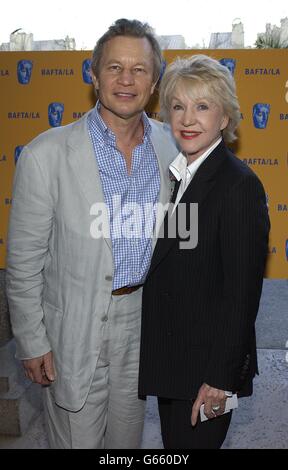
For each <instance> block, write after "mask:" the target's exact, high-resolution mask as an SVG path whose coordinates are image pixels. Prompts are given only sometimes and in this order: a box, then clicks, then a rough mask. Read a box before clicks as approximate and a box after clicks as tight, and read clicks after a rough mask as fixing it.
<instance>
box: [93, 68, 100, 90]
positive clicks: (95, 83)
mask: <svg viewBox="0 0 288 470" xmlns="http://www.w3.org/2000/svg"><path fill="white" fill-rule="evenodd" d="M91 78H92V82H93V85H94V87H95V90H99V82H98V79H97V78H96V75H94V73H93V72H91Z"/></svg>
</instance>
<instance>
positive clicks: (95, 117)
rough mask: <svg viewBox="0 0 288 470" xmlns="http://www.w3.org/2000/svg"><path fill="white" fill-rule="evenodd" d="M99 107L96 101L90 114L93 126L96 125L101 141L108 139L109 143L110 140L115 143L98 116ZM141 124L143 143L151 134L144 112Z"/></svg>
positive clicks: (99, 104) (112, 133)
mask: <svg viewBox="0 0 288 470" xmlns="http://www.w3.org/2000/svg"><path fill="white" fill-rule="evenodd" d="M100 107H101V103H100V101H99V100H98V101H97V103H96V105H95V107H94V110H93V112H92V114H91V119H92V120H93V121H94V124H96V126H97V128H98V130H99V132H100V135H101V137H102V138H103V141H107V140H106V139H109V140H110V141H111V140H112V141H113V142H115V141H116V137H115V134H114V132H113V131H112V130H111V129H110V128H109V127H108V126H107V124H106V123H105V121H104V120H103V119H102V117H101V115H100ZM142 122H143V128H144V132H143V142H144V141H146V139H147V138H149V137H150V135H151V132H152V127H151V124H150V121H149V118H148V116H147V114H146V113H145V112H144V111H143V113H142Z"/></svg>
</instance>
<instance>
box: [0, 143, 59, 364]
mask: <svg viewBox="0 0 288 470" xmlns="http://www.w3.org/2000/svg"><path fill="white" fill-rule="evenodd" d="M52 222H53V208H52V198H51V196H50V195H49V192H48V189H47V181H45V178H44V176H43V174H42V171H41V169H40V166H39V163H38V162H37V160H36V158H35V156H34V155H33V153H32V152H31V151H30V150H29V149H28V148H27V147H25V148H24V149H23V150H22V153H21V157H20V158H19V160H18V162H17V166H16V172H15V178H14V187H13V198H12V207H11V212H10V219H9V231H8V249H7V271H6V290H7V297H8V303H9V310H10V317H11V324H12V329H13V333H14V337H15V340H16V346H17V350H16V356H17V357H18V358H19V359H30V358H33V357H39V356H41V355H43V354H45V353H47V352H48V351H49V350H50V349H51V347H50V344H49V341H48V338H47V336H46V330H45V326H44V323H43V310H42V290H43V274H42V273H43V267H44V263H45V259H46V255H47V251H48V241H49V237H50V234H51V228H52Z"/></svg>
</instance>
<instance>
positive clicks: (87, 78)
mask: <svg viewBox="0 0 288 470" xmlns="http://www.w3.org/2000/svg"><path fill="white" fill-rule="evenodd" d="M91 62H92V61H91V60H90V59H85V60H83V62H82V77H83V82H84V83H87V85H91V84H92V77H91Z"/></svg>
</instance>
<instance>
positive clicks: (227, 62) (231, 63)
mask: <svg viewBox="0 0 288 470" xmlns="http://www.w3.org/2000/svg"><path fill="white" fill-rule="evenodd" d="M219 62H220V64H222V65H224V66H225V67H227V69H228V70H229V71H230V73H231V75H232V77H234V72H235V67H236V60H235V59H231V58H226V57H225V58H223V59H220V60H219Z"/></svg>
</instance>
